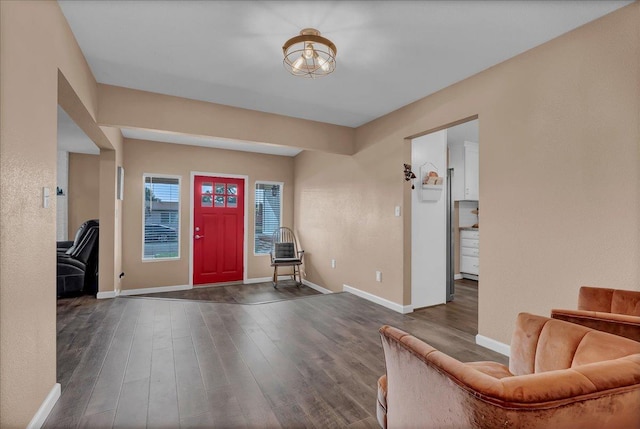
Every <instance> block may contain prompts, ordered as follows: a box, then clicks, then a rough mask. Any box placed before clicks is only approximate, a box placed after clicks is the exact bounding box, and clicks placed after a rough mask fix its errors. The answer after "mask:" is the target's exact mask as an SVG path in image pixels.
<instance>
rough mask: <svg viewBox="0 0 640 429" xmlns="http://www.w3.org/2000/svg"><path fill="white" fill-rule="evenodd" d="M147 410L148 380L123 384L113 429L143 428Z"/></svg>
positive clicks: (145, 424)
mask: <svg viewBox="0 0 640 429" xmlns="http://www.w3.org/2000/svg"><path fill="white" fill-rule="evenodd" d="M148 410H149V378H145V379H138V380H134V381H130V382H128V383H124V384H123V385H122V391H121V392H120V399H119V401H118V407H117V409H116V417H115V421H114V423H113V427H114V428H118V429H128V428H144V427H146V426H147V413H148Z"/></svg>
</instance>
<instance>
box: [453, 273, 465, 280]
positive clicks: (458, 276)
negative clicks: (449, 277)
mask: <svg viewBox="0 0 640 429" xmlns="http://www.w3.org/2000/svg"><path fill="white" fill-rule="evenodd" d="M463 278H464V277H462V274H454V275H453V279H454V280H462V279H463Z"/></svg>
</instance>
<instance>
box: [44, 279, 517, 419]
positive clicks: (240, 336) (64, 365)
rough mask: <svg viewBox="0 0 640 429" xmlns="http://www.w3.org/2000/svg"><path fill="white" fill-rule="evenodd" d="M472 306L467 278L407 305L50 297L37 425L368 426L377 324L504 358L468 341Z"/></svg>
mask: <svg viewBox="0 0 640 429" xmlns="http://www.w3.org/2000/svg"><path fill="white" fill-rule="evenodd" d="M474 305H475V307H476V309H475V310H474ZM475 313H477V288H476V287H475V286H473V285H461V286H459V287H458V289H457V296H456V300H455V301H454V302H452V303H450V304H448V305H446V306H444V305H443V306H437V307H432V308H427V309H422V310H420V311H417V312H414V313H412V314H409V315H401V314H398V313H395V312H393V311H391V310H387V309H386V308H383V307H381V306H378V305H376V304H373V303H371V302H369V301H366V300H363V299H361V298H359V297H357V296H355V295H351V294H349V293H337V294H331V295H318V296H313V297H308V298H305V299H292V300H287V301H279V302H272V303H268V304H262V305H235V304H228V303H211V302H202V301H191V300H176V299H171V300H165V299H148V298H137V299H132V298H115V299H109V300H100V301H96V300H95V299H93V298H89V297H81V298H72V299H63V300H59V301H58V380H59V382H60V383H61V384H62V396H61V398H60V399H59V400H58V403H57V404H56V406H55V407H54V409H53V411H52V412H51V414H50V416H49V418H48V420H47V422H46V423H45V427H46V428H54V427H91V428H103V427H104V428H110V427H123V428H124V427H126V428H142V427H149V428H156V427H165V428H177V427H220V428H232V427H248V428H254V427H255V428H272V427H273V428H280V427H282V428H304V427H317V428H343V427H347V428H374V427H377V423H376V419H375V402H376V401H375V398H376V381H377V379H378V377H379V376H380V375H381V374H383V373H384V357H383V353H382V348H381V345H380V339H379V335H378V329H379V328H380V326H382V325H384V324H390V325H393V326H397V327H399V328H401V329H404V330H407V331H409V332H411V333H413V334H414V335H416V336H418V337H420V338H422V339H424V340H425V341H427V342H429V343H430V344H431V345H433V346H435V347H437V348H439V349H440V350H442V351H444V352H445V353H448V354H450V355H452V356H454V357H456V358H458V359H460V360H463V361H469V360H495V361H499V362H502V363H506V362H507V358H506V357H504V356H502V355H499V354H497V353H495V352H492V351H490V350H487V349H484V348H482V347H480V346H477V345H476V344H475V341H474V336H475V334H476V332H475V328H474V323H476V322H474V321H472V320H470V319H474V320H475V319H477V316H476V314H475ZM450 322H451V324H450V325H447V323H450Z"/></svg>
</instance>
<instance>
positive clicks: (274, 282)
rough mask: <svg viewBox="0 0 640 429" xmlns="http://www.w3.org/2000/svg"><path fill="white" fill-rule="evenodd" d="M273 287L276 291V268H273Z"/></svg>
mask: <svg viewBox="0 0 640 429" xmlns="http://www.w3.org/2000/svg"><path fill="white" fill-rule="evenodd" d="M273 287H274V288H276V289H278V267H277V266H275V267H273Z"/></svg>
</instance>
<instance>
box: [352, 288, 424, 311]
mask: <svg viewBox="0 0 640 429" xmlns="http://www.w3.org/2000/svg"><path fill="white" fill-rule="evenodd" d="M342 290H343V291H345V292H349V293H352V294H354V295H356V296H359V297H360V298H364V299H366V300H367V301H371V302H375V303H376V304H378V305H381V306H383V307H386V308H388V309H390V310H393V311H396V312H398V313H401V314H407V313H411V312H413V306H411V305H401V304H398V303H395V302H393V301H389V300H388V299H384V298H380V297H379V296H377V295H373V294H371V293H369V292H365V291H362V290H360V289H356V288H354V287H351V286H349V285H344V284H343V285H342Z"/></svg>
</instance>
